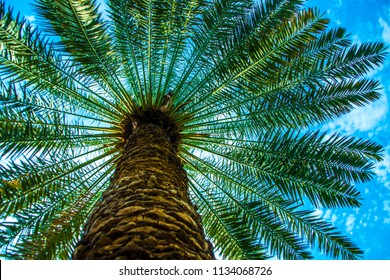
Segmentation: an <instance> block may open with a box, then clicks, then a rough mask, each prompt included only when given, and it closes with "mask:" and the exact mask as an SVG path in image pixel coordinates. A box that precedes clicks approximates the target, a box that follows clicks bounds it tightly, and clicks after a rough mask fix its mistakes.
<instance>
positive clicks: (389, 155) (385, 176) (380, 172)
mask: <svg viewBox="0 0 390 280" xmlns="http://www.w3.org/2000/svg"><path fill="white" fill-rule="evenodd" d="M375 173H376V175H377V176H378V177H377V180H378V181H379V182H380V183H381V184H383V185H384V186H385V187H386V188H388V189H389V190H390V146H388V147H386V149H385V155H384V159H383V161H381V162H379V163H377V164H376V165H375ZM389 210H390V207H389ZM389 214H390V213H389Z"/></svg>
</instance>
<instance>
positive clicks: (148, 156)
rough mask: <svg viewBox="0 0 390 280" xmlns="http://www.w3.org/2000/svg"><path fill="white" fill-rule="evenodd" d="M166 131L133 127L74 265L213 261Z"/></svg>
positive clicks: (77, 249)
mask: <svg viewBox="0 0 390 280" xmlns="http://www.w3.org/2000/svg"><path fill="white" fill-rule="evenodd" d="M187 182H188V179H187V175H186V172H185V171H184V169H183V166H182V164H181V161H180V159H179V158H178V156H177V154H176V152H175V150H174V148H173V147H172V144H171V142H170V139H169V136H168V135H167V134H166V131H165V130H164V129H163V128H162V127H159V126H157V125H155V124H141V125H138V126H137V127H134V129H133V130H132V132H131V134H130V136H129V138H128V141H127V143H126V145H125V147H124V154H123V157H122V159H121V160H120V161H119V163H118V165H117V169H116V171H115V174H114V176H113V179H112V181H111V184H110V186H109V188H108V189H107V191H106V192H105V193H104V194H103V197H102V200H101V202H99V203H98V204H97V205H96V207H95V209H94V211H93V213H92V214H91V216H90V218H89V220H88V222H87V224H86V227H85V233H84V235H83V237H82V239H81V240H80V242H79V244H78V245H77V246H76V250H75V252H74V258H75V259H214V254H213V252H212V246H211V243H210V242H209V241H207V240H206V239H205V235H204V232H203V226H202V223H201V219H200V216H199V214H198V213H197V212H196V210H195V208H194V205H193V204H192V203H191V201H190V198H189V196H188V186H187Z"/></svg>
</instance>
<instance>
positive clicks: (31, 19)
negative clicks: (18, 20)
mask: <svg viewBox="0 0 390 280" xmlns="http://www.w3.org/2000/svg"><path fill="white" fill-rule="evenodd" d="M24 18H25V19H26V20H27V21H29V22H30V23H32V22H33V21H35V16H25V17H24Z"/></svg>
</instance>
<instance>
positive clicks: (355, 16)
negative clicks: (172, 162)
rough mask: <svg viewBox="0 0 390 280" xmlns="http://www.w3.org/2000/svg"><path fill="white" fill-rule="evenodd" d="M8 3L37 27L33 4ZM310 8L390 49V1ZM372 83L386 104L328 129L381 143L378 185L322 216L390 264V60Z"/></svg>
mask: <svg viewBox="0 0 390 280" xmlns="http://www.w3.org/2000/svg"><path fill="white" fill-rule="evenodd" d="M6 2H7V4H9V5H11V6H14V7H15V11H20V12H21V14H22V15H25V16H26V17H27V18H28V19H29V20H30V21H32V22H34V20H35V18H34V14H33V12H32V10H31V5H30V3H32V2H33V0H6ZM307 6H308V7H313V6H316V7H318V8H320V10H321V11H323V12H324V13H325V16H326V17H328V18H330V19H331V26H342V27H345V28H347V30H348V32H349V33H350V34H351V39H352V40H353V41H354V42H355V43H358V44H359V43H362V42H366V41H383V42H385V43H386V44H387V45H388V46H389V47H390V0H326V1H324V0H308V1H307ZM369 77H373V78H376V79H379V80H380V81H381V83H382V86H383V89H382V95H383V96H382V98H381V99H380V100H378V101H377V102H375V103H373V104H371V105H370V106H366V107H364V108H358V109H356V110H354V111H353V112H351V113H350V114H349V115H347V116H345V117H342V118H340V119H337V120H335V121H333V122H331V123H328V124H326V125H325V126H324V129H327V130H329V131H334V130H337V131H338V132H342V133H344V134H353V135H355V136H358V137H362V138H365V139H371V140H374V141H376V142H378V143H380V144H381V145H383V146H384V148H385V154H384V160H383V161H382V162H381V163H379V164H377V165H376V169H375V171H376V173H377V176H376V177H375V179H374V180H373V181H371V182H369V183H366V184H360V185H358V186H357V187H358V189H359V190H360V191H361V193H362V195H363V197H364V200H363V206H362V207H360V208H358V209H331V210H330V209H322V210H317V211H318V214H319V215H322V216H323V217H324V218H325V219H326V220H328V221H330V222H332V223H333V224H334V225H335V226H336V227H338V228H339V229H340V231H341V232H342V233H343V234H345V235H347V236H349V237H350V238H351V239H352V240H353V241H354V242H355V243H357V245H358V246H359V247H360V248H361V249H363V250H364V251H365V256H364V258H365V259H374V260H378V259H387V260H390V116H389V114H388V111H389V98H390V55H388V57H387V60H386V62H385V64H384V65H383V66H382V67H380V68H378V69H375V70H373V71H371V72H370V73H369ZM316 257H317V258H319V259H322V258H324V257H323V256H321V255H317V256H316Z"/></svg>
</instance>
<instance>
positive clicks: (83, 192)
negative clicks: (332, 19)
mask: <svg viewBox="0 0 390 280" xmlns="http://www.w3.org/2000/svg"><path fill="white" fill-rule="evenodd" d="M107 3H108V11H107V12H102V9H100V8H99V6H98V3H97V1H96V0H36V2H35V10H36V12H37V14H38V15H39V18H40V21H39V28H36V27H34V26H32V25H30V24H29V23H28V22H27V21H26V20H23V19H22V17H21V16H19V15H18V16H14V15H13V11H12V9H9V8H7V7H6V5H5V3H4V1H2V0H1V1H0V50H1V56H0V63H1V64H0V75H1V95H0V102H1V111H0V118H1V122H0V126H1V127H0V128H1V135H0V150H1V169H0V170H1V182H0V184H1V185H0V192H1V193H0V194H1V198H0V209H1V214H0V220H1V221H2V222H1V224H0V244H1V245H0V246H1V253H2V256H3V257H6V258H9V259H69V258H75V259H213V258H214V252H218V254H219V255H220V256H222V257H223V258H230V259H264V258H268V257H271V256H275V257H277V258H280V259H308V258H312V254H311V252H312V251H313V250H318V251H320V252H323V253H324V254H326V255H328V256H330V257H332V258H342V259H355V258H358V257H360V256H361V255H362V251H361V250H360V249H359V248H358V247H357V246H356V245H355V244H354V243H352V242H351V241H350V240H349V239H348V238H347V237H345V236H343V235H342V233H340V232H339V231H338V229H336V228H335V227H333V226H332V225H331V224H330V223H328V222H326V221H324V220H322V218H321V217H318V216H316V214H315V209H317V208H320V207H327V208H334V207H358V206H360V205H361V202H360V200H361V195H360V193H359V191H358V190H357V188H356V187H355V185H356V184H358V183H360V182H367V181H369V180H370V179H371V178H372V177H373V175H374V174H373V167H374V163H375V161H378V160H381V152H382V147H381V146H380V145H378V144H376V143H374V142H372V141H369V140H363V139H358V138H356V137H353V136H343V135H340V134H337V133H334V134H330V133H327V132H322V131H320V130H318V128H319V127H320V125H321V124H323V123H324V122H327V121H330V120H332V119H334V118H336V117H339V116H341V115H344V114H346V113H348V112H350V111H351V110H352V109H353V108H354V107H356V106H364V105H365V104H368V103H370V102H372V101H374V100H376V99H378V98H379V97H380V94H379V93H378V90H379V86H380V85H379V83H378V81H376V80H372V79H367V78H364V76H365V74H367V73H368V72H369V71H370V70H371V69H372V68H374V67H376V66H378V65H380V64H381V63H383V61H384V56H385V47H384V45H383V44H382V43H364V44H361V45H356V44H352V42H351V40H350V38H349V36H348V35H347V33H346V30H345V29H343V28H334V29H329V28H328V23H329V20H328V19H326V18H324V17H323V15H322V14H321V13H320V12H319V11H318V10H317V9H316V8H311V9H305V8H304V7H303V4H304V1H300V0H262V1H253V0H252V1H250V0H248V1H246V0H240V1H238V0H214V1H212V0H209V1H203V0H170V1H168V0H166V1H164V0H162V1H161V0H138V1H132V0H108V1H107ZM42 30H44V31H42ZM208 240H210V242H209V241H208ZM211 244H213V245H211Z"/></svg>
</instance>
